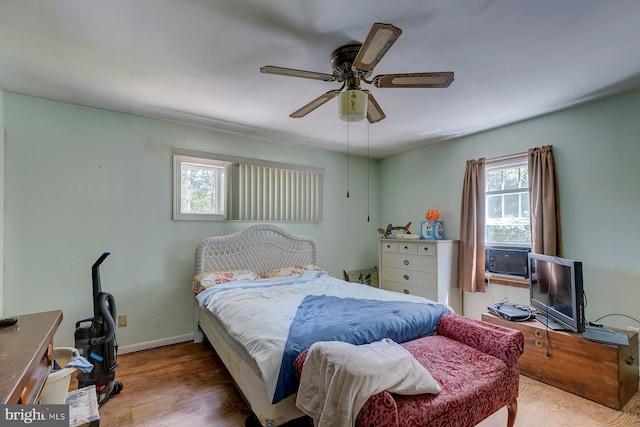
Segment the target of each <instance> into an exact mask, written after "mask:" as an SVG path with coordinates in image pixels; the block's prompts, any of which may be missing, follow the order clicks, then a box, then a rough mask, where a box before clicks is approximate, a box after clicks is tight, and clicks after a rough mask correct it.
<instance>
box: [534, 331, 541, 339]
mask: <svg viewBox="0 0 640 427" xmlns="http://www.w3.org/2000/svg"><path fill="white" fill-rule="evenodd" d="M534 335H535V336H536V337H538V338H541V337H542V331H535V332H534Z"/></svg>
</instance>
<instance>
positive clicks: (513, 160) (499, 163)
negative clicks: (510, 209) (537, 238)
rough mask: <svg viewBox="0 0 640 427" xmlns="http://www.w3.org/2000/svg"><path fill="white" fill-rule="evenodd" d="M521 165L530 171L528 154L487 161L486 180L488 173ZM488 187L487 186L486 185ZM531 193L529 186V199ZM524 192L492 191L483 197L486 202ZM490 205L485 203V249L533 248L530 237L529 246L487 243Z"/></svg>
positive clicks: (485, 192) (520, 190)
mask: <svg viewBox="0 0 640 427" xmlns="http://www.w3.org/2000/svg"><path fill="white" fill-rule="evenodd" d="M521 164H525V165H527V169H528V157H527V153H522V154H514V155H511V156H506V157H503V158H498V159H495V160H487V162H486V164H485V172H484V173H485V180H486V176H487V173H488V172H490V171H491V170H492V169H493V170H495V169H506V168H509V167H510V166H516V165H521ZM485 185H486V184H485ZM530 191H531V187H530V186H529V187H528V188H527V189H526V192H527V194H528V195H529V197H531V194H530ZM522 192H524V191H523V189H521V188H518V189H513V190H492V191H486V189H485V191H484V193H483V195H484V197H485V201H486V198H487V195H491V196H494V195H505V194H518V193H522ZM488 209H489V207H488V204H487V203H486V202H485V214H484V218H485V225H484V227H485V248H487V247H489V248H490V247H493V246H512V247H518V248H531V245H532V242H531V236H529V244H524V243H513V242H493V243H490V244H488V243H487V242H486V235H487V234H486V233H487V226H488V221H487V214H488Z"/></svg>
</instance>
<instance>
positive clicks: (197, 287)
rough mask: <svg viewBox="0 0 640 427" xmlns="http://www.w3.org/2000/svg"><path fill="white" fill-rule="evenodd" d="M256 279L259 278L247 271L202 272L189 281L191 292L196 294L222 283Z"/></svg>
mask: <svg viewBox="0 0 640 427" xmlns="http://www.w3.org/2000/svg"><path fill="white" fill-rule="evenodd" d="M258 279H260V276H258V275H257V274H256V273H254V272H253V271H249V270H229V271H204V272H202V273H199V274H196V275H195V276H193V279H192V280H191V290H193V292H195V293H196V294H197V293H200V292H202V291H204V290H205V289H207V288H208V287H211V286H214V285H220V284H222V283H228V282H236V281H239V280H258Z"/></svg>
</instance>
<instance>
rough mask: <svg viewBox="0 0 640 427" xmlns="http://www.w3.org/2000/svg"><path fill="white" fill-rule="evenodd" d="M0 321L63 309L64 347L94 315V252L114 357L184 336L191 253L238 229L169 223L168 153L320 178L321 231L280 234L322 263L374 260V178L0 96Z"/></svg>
mask: <svg viewBox="0 0 640 427" xmlns="http://www.w3.org/2000/svg"><path fill="white" fill-rule="evenodd" d="M4 119H5V128H6V138H5V153H6V157H5V179H6V181H5V182H6V185H5V211H4V214H5V215H4V224H5V239H4V249H5V259H4V266H5V273H4V284H5V286H4V312H5V314H21V313H31V312H38V311H45V310H53V309H62V310H63V312H64V321H63V324H62V326H61V328H60V329H59V331H58V333H57V334H56V337H55V340H56V346H64V345H72V344H73V330H74V323H75V321H77V320H80V319H83V318H86V317H89V316H91V315H92V313H93V308H92V302H91V265H92V264H93V262H94V261H95V260H96V259H97V258H98V256H99V255H100V254H101V253H102V252H103V251H106V250H108V251H111V252H112V254H111V256H110V257H109V258H107V260H106V261H105V262H104V263H103V264H102V266H101V269H100V272H101V277H102V288H103V290H104V291H106V292H110V293H112V294H113V295H114V297H115V300H116V305H117V309H118V313H119V314H128V316H129V325H128V326H127V327H126V328H118V331H117V336H118V342H119V344H120V345H121V346H127V345H139V344H141V343H149V342H155V341H157V340H167V339H173V338H175V337H178V338H180V337H184V336H185V335H188V334H189V333H191V332H192V321H193V295H192V293H191V291H190V289H189V288H190V283H191V276H192V271H193V258H194V251H195V247H196V245H197V243H198V242H199V241H200V240H201V239H202V238H204V237H207V236H211V235H222V234H228V233H231V232H236V231H239V230H241V229H244V228H245V227H247V226H248V225H249V223H247V222H206V221H172V219H171V212H172V210H171V209H172V205H171V194H172V187H171V182H172V181H171V177H172V169H171V168H172V161H171V152H170V149H171V147H181V148H186V149H192V150H200V151H210V152H217V153H224V154H233V155H238V156H244V157H254V158H260V159H266V160H274V161H279V162H287V163H299V164H306V165H313V166H317V167H322V168H324V169H325V181H324V188H325V191H324V221H323V222H321V223H298V224H279V225H281V226H282V227H283V228H285V229H287V230H288V231H290V232H293V233H298V234H305V235H310V236H313V237H314V238H315V239H316V240H317V242H318V246H319V262H318V263H319V264H320V265H321V266H322V267H324V268H325V269H326V270H328V271H329V272H330V273H331V274H333V275H335V276H338V277H341V275H342V270H343V269H347V270H349V269H359V268H365V267H369V266H372V265H375V263H376V262H377V252H376V249H377V246H376V240H377V237H378V234H377V231H376V229H377V228H378V227H379V226H380V225H379V223H378V220H377V211H376V210H377V206H378V199H377V186H378V179H377V174H376V170H377V166H376V165H375V162H374V165H373V167H372V168H371V170H372V173H371V206H372V208H371V209H372V211H371V222H369V223H367V221H366V219H367V182H366V180H367V160H366V159H364V158H356V157H352V158H351V161H350V187H351V197H350V198H349V199H347V198H346V196H345V188H346V170H347V166H346V165H347V163H346V156H345V155H343V154H339V153H335V152H331V151H327V150H320V149H312V148H302V147H295V146H292V145H284V144H275V143H271V142H267V141H262V140H258V139H250V138H247V137H243V136H239V135H235V134H230V133H223V132H219V131H214V130H211V129H206V128H202V127H196V126H188V125H181V124H175V123H169V122H163V121H159V120H152V119H145V118H140V117H134V116H129V115H123V114H117V113H112V112H106V111H101V110H95V109H90V108H84V107H78V106H73V105H69V104H62V103H56V102H51V101H45V100H41V99H37V98H30V97H26V96H21V95H16V94H11V93H5V94H4Z"/></svg>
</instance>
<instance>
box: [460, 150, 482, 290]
mask: <svg viewBox="0 0 640 427" xmlns="http://www.w3.org/2000/svg"><path fill="white" fill-rule="evenodd" d="M484 169H485V159H484V158H481V159H478V160H467V166H466V169H465V173H464V182H463V185H462V204H461V207H460V253H459V256H458V288H459V289H462V290H463V291H467V292H484V289H485V285H484V276H485V275H484V226H485V200H484Z"/></svg>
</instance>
